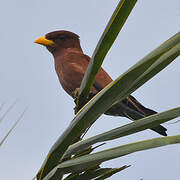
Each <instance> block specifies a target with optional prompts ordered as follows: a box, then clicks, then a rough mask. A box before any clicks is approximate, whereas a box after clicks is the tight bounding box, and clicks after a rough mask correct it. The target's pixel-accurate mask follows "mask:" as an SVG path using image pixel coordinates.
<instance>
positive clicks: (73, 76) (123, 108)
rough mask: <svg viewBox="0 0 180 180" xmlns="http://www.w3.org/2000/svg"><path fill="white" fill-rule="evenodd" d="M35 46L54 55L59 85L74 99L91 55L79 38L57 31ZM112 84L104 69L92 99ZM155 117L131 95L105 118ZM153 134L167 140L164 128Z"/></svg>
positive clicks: (132, 118) (94, 88)
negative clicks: (41, 47) (85, 50)
mask: <svg viewBox="0 0 180 180" xmlns="http://www.w3.org/2000/svg"><path fill="white" fill-rule="evenodd" d="M34 42H35V43H37V44H40V45H43V46H45V47H46V48H47V50H48V51H49V52H50V53H51V54H52V55H53V57H54V66H55V70H56V73H57V76H58V78H59V82H60V84H61V86H62V88H63V89H64V90H65V91H66V92H67V93H68V94H69V95H70V96H71V97H72V98H73V99H75V95H74V92H75V91H76V90H77V89H78V88H80V85H81V81H82V79H83V76H84V74H85V72H86V69H87V67H88V64H89V62H90V60H91V58H90V57H89V56H88V55H86V54H84V53H83V50H82V48H81V45H80V37H79V36H78V35H77V34H75V33H73V32H70V31H66V30H57V31H53V32H49V33H47V34H46V35H44V36H41V37H39V38H37V39H36V40H35V41H34ZM112 81H113V80H112V78H111V77H110V76H109V74H108V73H107V72H106V71H105V70H104V69H103V68H100V70H99V71H98V73H97V75H96V77H95V81H94V84H93V86H92V87H91V90H90V92H91V95H92V96H91V97H93V96H94V95H96V94H97V93H98V92H99V91H101V90H102V89H103V88H104V87H106V86H107V85H108V84H109V83H111V82H112ZM156 113H157V112H156V111H154V110H151V109H149V108H146V107H145V106H143V105H142V104H141V103H140V102H139V101H138V100H137V99H135V98H134V97H133V96H132V95H129V96H127V97H126V98H125V99H124V100H122V101H121V102H118V103H117V104H115V105H113V106H112V107H111V108H110V109H108V110H107V111H106V112H105V113H104V114H106V115H110V116H122V117H126V118H128V119H130V120H133V121H134V120H138V119H142V118H144V117H147V116H150V115H153V114H156ZM151 130H153V131H155V132H157V133H159V134H160V135H163V136H167V133H166V131H167V129H166V128H165V127H163V126H162V125H158V126H155V127H153V128H151Z"/></svg>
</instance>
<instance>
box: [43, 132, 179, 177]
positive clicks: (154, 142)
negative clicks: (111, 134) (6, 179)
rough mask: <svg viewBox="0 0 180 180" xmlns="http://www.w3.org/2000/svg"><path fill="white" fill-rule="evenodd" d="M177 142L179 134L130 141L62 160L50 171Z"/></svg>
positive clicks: (81, 167)
mask: <svg viewBox="0 0 180 180" xmlns="http://www.w3.org/2000/svg"><path fill="white" fill-rule="evenodd" d="M177 143H180V135H177V136H168V137H161V138H154V139H150V140H145V141H139V142H135V143H130V144H126V145H122V146H118V147H115V148H110V149H107V150H104V151H100V152H97V153H93V154H88V155H85V156H82V157H79V158H76V159H73V160H68V161H65V162H62V163H61V164H59V165H58V166H56V167H55V168H54V169H53V170H52V171H51V172H50V173H52V174H51V175H53V172H56V170H57V169H61V172H63V173H64V174H65V173H70V172H76V171H83V170H84V169H86V168H87V167H88V166H92V165H93V164H96V163H102V162H105V161H108V160H111V159H115V158H118V157H122V156H125V155H128V154H131V153H134V152H138V151H143V150H147V149H152V148H157V147H161V146H166V145H170V144H177ZM44 180H45V179H44Z"/></svg>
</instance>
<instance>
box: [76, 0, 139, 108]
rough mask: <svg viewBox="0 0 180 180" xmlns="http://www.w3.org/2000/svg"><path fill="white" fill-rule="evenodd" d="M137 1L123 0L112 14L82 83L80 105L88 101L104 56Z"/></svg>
mask: <svg viewBox="0 0 180 180" xmlns="http://www.w3.org/2000/svg"><path fill="white" fill-rule="evenodd" d="M136 2H137V0H121V1H120V2H119V4H118V6H117V7H116V9H115V11H114V13H113V15H112V16H111V19H110V21H109V22H108V24H107V26H106V28H105V30H104V32H103V34H102V36H101V38H100V40H99V42H98V44H97V46H96V48H95V51H94V53H93V56H92V58H91V61H90V63H89V66H88V69H87V71H86V73H85V75H84V78H83V81H82V83H81V87H80V91H79V97H78V102H77V103H78V104H77V106H78V107H81V106H82V105H84V102H86V98H87V96H88V94H89V90H90V87H91V86H92V84H93V82H94V79H95V76H96V74H97V72H98V71H99V69H100V67H101V65H102V63H103V60H104V58H105V56H106V54H107V53H108V51H109V49H110V48H111V46H112V44H113V42H114V41H115V39H116V37H117V35H118V33H119V32H120V30H121V29H122V27H123V25H124V23H125V22H126V19H127V18H128V16H129V14H130V13H131V11H132V9H133V7H134V6H135V4H136Z"/></svg>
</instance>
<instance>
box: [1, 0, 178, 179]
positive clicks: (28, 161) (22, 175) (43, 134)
mask: <svg viewBox="0 0 180 180" xmlns="http://www.w3.org/2000/svg"><path fill="white" fill-rule="evenodd" d="M118 2H119V1H118V0H111V1H110V0H106V1H105V0H98V1H97V0H91V1H83V0H79V1H70V0H66V1H60V0H51V1H44V0H31V1H23V0H14V1H10V0H6V1H2V2H1V6H0V22H1V28H0V41H1V43H0V46H1V48H0V49H1V53H0V59H1V60H0V83H1V93H0V103H5V105H4V107H3V109H2V111H1V112H0V117H1V116H2V115H3V113H4V112H5V111H6V110H7V109H8V107H9V106H10V105H11V104H12V103H13V102H14V101H16V100H17V99H18V101H17V104H16V105H15V107H14V108H13V110H12V111H11V112H10V113H9V114H8V115H7V116H6V118H4V119H3V121H2V123H0V132H1V133H0V138H2V137H3V136H4V135H5V133H6V132H7V130H8V129H9V128H10V127H11V126H12V124H13V123H14V122H15V121H16V119H17V118H18V116H19V115H20V114H21V112H22V111H23V110H24V109H25V108H26V106H28V110H27V112H26V113H25V116H24V117H23V119H22V121H21V122H20V123H19V124H18V126H17V127H16V128H15V130H14V131H13V132H12V134H11V135H10V136H9V138H8V140H7V141H6V142H5V143H4V144H3V146H1V147H0V179H1V180H2V179H3V180H10V179H13V180H31V179H32V178H33V177H34V176H35V175H36V173H37V171H38V170H39V168H40V166H41V164H42V162H43V161H44V159H45V157H46V155H47V153H48V151H49V149H50V148H51V146H52V145H53V144H54V142H55V141H56V140H57V138H58V137H59V136H60V135H61V134H62V132H63V131H64V129H65V128H66V127H67V126H68V124H69V123H70V121H71V120H72V119H73V117H74V112H73V107H74V103H73V100H72V99H71V97H70V96H68V95H67V94H66V93H65V92H64V91H63V89H62V88H61V86H60V85H59V81H58V79H57V76H56V73H55V71H54V66H53V57H52V56H51V54H50V53H49V52H48V51H47V50H46V49H45V48H44V47H42V46H39V45H37V44H34V43H33V41H34V40H35V39H36V38H37V37H39V36H42V35H44V34H46V33H47V32H50V31H53V30H59V29H61V30H62V29H64V30H70V31H73V32H75V33H77V34H78V35H80V39H81V45H82V48H83V50H84V52H85V53H86V54H88V55H90V56H91V55H92V53H93V50H94V48H95V46H96V44H97V42H98V40H99V38H100V36H101V34H102V32H103V30H104V28H105V26H106V24H107V22H108V20H109V18H110V16H111V14H112V12H113V11H114V9H115V7H116V5H117V3H118ZM179 7H180V1H179V0H171V1H164V0H158V1H157V0H151V1H143V0H139V1H138V3H137V4H136V6H135V8H134V9H133V11H132V13H131V15H130V17H129V19H128V21H127V22H126V24H125V26H124V28H123V30H122V31H121V32H120V34H119V36H118V38H117V40H116V41H115V43H114V45H113V46H112V48H111V50H110V52H109V53H108V55H107V56H106V59H105V61H104V63H103V67H104V68H105V69H106V70H107V72H108V73H109V74H110V75H111V76H112V77H113V79H115V78H117V77H118V76H119V75H120V74H122V73H123V72H124V71H125V70H127V68H129V67H130V66H132V65H133V64H135V63H136V62H137V61H138V60H140V59H141V58H142V57H144V56H145V55H146V54H147V53H149V52H150V51H151V50H153V49H154V48H156V47H157V46H158V45H160V44H161V43H162V42H164V41H165V40H167V39H168V38H170V37H171V36H173V35H174V34H175V33H177V32H178V31H179V30H180V22H179V20H180V10H179ZM179 60H180V58H177V59H176V60H175V61H174V62H173V63H172V64H171V65H169V66H168V67H167V68H166V69H165V70H163V71H162V72H160V73H159V74H158V75H157V76H156V77H154V78H153V79H152V80H150V81H149V82H147V83H146V84H145V85H143V86H142V87H141V88H139V89H138V90H137V91H136V92H135V93H133V95H135V97H136V98H137V99H138V100H139V101H140V102H142V103H143V104H144V105H146V106H147V107H149V108H152V109H154V110H156V111H159V112H161V111H165V110H168V109H170V108H174V107H177V106H179V105H180V93H179V92H180V85H179V75H180V70H179V69H180V62H179ZM129 122H130V121H129V120H128V119H126V118H121V117H108V116H105V115H103V116H101V118H99V119H98V121H97V122H96V123H95V124H94V125H93V127H92V128H91V130H90V131H89V133H88V134H87V136H86V137H89V136H92V135H95V134H98V133H100V132H104V131H107V130H110V129H112V128H115V127H119V126H122V125H123V124H126V123H129ZM165 127H167V128H168V134H169V135H177V134H180V133H179V129H180V123H176V124H170V123H169V122H168V123H165ZM155 137H160V136H159V135H158V134H156V133H154V132H152V131H150V130H146V131H144V132H139V133H137V134H135V135H131V136H127V137H124V138H121V139H117V140H115V141H113V142H111V143H110V142H107V145H105V146H104V147H102V148H99V150H101V149H103V148H105V147H106V148H108V147H112V146H118V145H122V144H125V143H130V142H134V141H139V140H143V139H148V138H149V139H150V138H155ZM179 152H180V144H177V145H170V146H166V147H162V148H157V149H153V150H147V151H144V152H137V153H133V154H130V155H128V156H124V157H122V158H118V159H115V160H112V161H110V162H108V163H104V164H103V165H104V166H105V167H121V166H123V165H125V164H126V165H132V166H131V167H130V168H128V169H127V170H124V171H122V172H120V173H118V174H116V175H114V176H112V177H111V178H110V179H111V180H118V179H123V180H140V179H141V178H143V180H152V179H163V180H169V179H172V180H179V177H180V176H179V171H180V161H179V160H180V153H179Z"/></svg>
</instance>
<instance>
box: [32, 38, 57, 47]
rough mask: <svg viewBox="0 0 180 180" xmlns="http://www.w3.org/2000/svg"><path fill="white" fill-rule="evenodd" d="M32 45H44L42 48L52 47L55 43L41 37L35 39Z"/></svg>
mask: <svg viewBox="0 0 180 180" xmlns="http://www.w3.org/2000/svg"><path fill="white" fill-rule="evenodd" d="M34 43H37V44H41V45H44V46H52V45H54V44H55V43H54V42H53V41H51V40H49V39H46V37H45V36H42V37H40V38H37V39H36V40H35V41H34Z"/></svg>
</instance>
